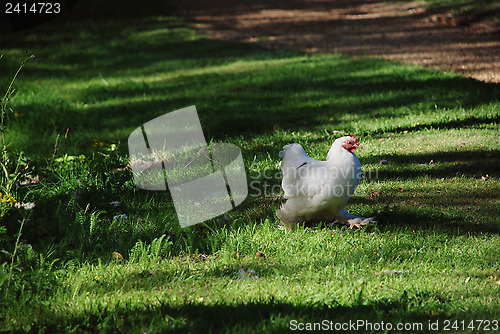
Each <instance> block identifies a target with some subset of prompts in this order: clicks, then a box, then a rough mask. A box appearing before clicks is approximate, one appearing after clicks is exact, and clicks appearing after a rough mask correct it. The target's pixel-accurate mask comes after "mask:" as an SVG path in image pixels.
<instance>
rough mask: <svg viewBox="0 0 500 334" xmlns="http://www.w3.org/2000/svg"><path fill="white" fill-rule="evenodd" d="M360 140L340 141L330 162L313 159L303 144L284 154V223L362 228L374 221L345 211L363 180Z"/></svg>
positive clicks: (347, 138) (289, 225) (331, 152)
mask: <svg viewBox="0 0 500 334" xmlns="http://www.w3.org/2000/svg"><path fill="white" fill-rule="evenodd" d="M357 147H359V141H358V140H357V139H356V137H354V136H345V137H342V138H338V139H337V140H335V142H334V143H333V145H332V147H331V148H330V150H329V151H328V155H327V158H326V161H318V160H314V159H312V158H310V157H309V156H308V155H307V154H306V152H305V151H304V149H303V148H302V146H300V145H299V144H291V145H286V146H285V147H284V148H283V151H281V152H280V157H281V158H283V162H282V164H281V169H282V173H283V181H282V183H281V186H282V187H283V190H284V192H285V198H286V199H287V201H286V203H285V204H283V205H282V206H281V208H280V209H279V210H277V211H276V215H277V216H278V218H279V219H280V220H281V221H282V222H283V224H284V225H285V226H286V227H287V228H289V229H293V228H294V227H295V226H296V224H298V223H302V222H320V221H322V222H324V223H330V222H333V221H335V220H337V221H340V222H343V223H347V224H349V226H350V227H351V228H352V227H353V226H356V227H360V226H361V225H366V224H367V223H368V222H370V221H373V217H372V218H360V217H356V216H353V215H350V214H349V213H348V212H347V211H346V210H345V209H344V208H345V206H346V204H347V201H348V200H349V198H351V197H352V195H353V194H354V191H355V190H356V187H357V186H358V183H359V179H360V177H361V164H360V163H359V160H358V158H357V157H356V155H355V154H354V150H355V149H356V148H357Z"/></svg>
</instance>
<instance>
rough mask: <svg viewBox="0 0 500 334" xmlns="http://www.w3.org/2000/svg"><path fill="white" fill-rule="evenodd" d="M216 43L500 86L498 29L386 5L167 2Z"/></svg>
mask: <svg viewBox="0 0 500 334" xmlns="http://www.w3.org/2000/svg"><path fill="white" fill-rule="evenodd" d="M169 1H170V2H171V3H172V4H173V5H175V6H176V7H177V8H179V9H181V10H182V11H185V12H186V13H187V14H189V16H190V17H191V18H192V19H193V20H194V24H195V26H196V27H197V28H199V29H200V30H202V31H203V32H204V33H206V34H208V35H209V36H211V37H212V38H214V39H223V40H233V41H241V42H256V43H260V44H263V45H265V46H267V47H271V48H296V49H297V48H298V49H301V50H305V51H307V52H327V53H330V52H338V53H342V54H348V55H354V56H356V55H365V56H374V57H383V58H386V59H390V60H396V61H402V62H405V63H412V64H418V65H423V66H426V67H432V68H439V69H443V70H453V71H455V72H457V73H461V74H463V75H465V76H470V77H473V78H475V79H478V80H482V81H486V82H496V83H499V82H500V24H499V22H475V21H468V20H464V19H462V18H454V17H452V16H451V14H448V13H431V12H429V11H428V10H427V9H426V8H425V7H424V6H423V5H422V4H421V3H419V2H410V1H409V2H402V1H380V0H278V1H271V0H248V1H246V2H234V1H230V0H218V1H208V0H169Z"/></svg>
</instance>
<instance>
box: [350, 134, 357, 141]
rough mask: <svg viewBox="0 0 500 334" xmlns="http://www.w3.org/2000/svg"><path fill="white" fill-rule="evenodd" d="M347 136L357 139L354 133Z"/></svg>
mask: <svg viewBox="0 0 500 334" xmlns="http://www.w3.org/2000/svg"><path fill="white" fill-rule="evenodd" d="M349 136H350V137H352V138H354V139H356V141H359V140H358V138H356V136H355V135H352V134H350V135H349Z"/></svg>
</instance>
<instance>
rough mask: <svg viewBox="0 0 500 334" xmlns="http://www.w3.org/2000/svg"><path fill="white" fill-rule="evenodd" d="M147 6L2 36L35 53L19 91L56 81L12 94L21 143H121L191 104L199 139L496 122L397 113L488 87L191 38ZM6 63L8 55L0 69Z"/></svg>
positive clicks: (466, 99) (462, 101)
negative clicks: (66, 136) (419, 119)
mask: <svg viewBox="0 0 500 334" xmlns="http://www.w3.org/2000/svg"><path fill="white" fill-rule="evenodd" d="M112 3H115V2H112ZM147 4H148V5H147V6H145V7H144V8H145V9H144V10H141V11H139V13H137V15H133V14H134V12H133V11H131V12H129V11H127V8H128V9H129V10H130V6H129V7H125V8H122V9H120V11H119V13H121V14H123V15H122V16H121V14H117V15H114V17H113V19H110V20H107V19H104V17H103V16H102V15H98V16H97V17H95V18H91V16H90V15H89V16H85V15H84V14H80V15H75V16H74V17H72V16H69V17H68V18H66V20H59V21H54V22H51V23H49V24H47V25H46V26H43V27H40V30H36V29H34V30H31V31H27V32H23V33H22V34H18V35H15V36H10V37H5V36H4V37H2V43H3V44H4V45H5V46H6V47H5V49H6V51H7V55H9V53H12V54H21V53H22V52H24V50H25V49H28V50H30V52H33V53H35V54H37V59H36V60H35V62H32V63H30V64H28V65H27V66H26V67H25V69H24V70H23V72H22V75H21V77H20V79H19V80H23V81H27V82H30V84H29V85H28V86H29V88H28V89H27V92H26V95H29V93H28V92H29V91H30V90H31V91H33V92H34V93H35V95H36V94H38V92H39V91H43V87H41V86H40V85H38V86H37V82H40V80H49V81H53V82H55V83H53V84H54V92H53V93H48V92H45V93H44V94H47V95H48V94H53V95H48V96H44V97H42V98H38V99H37V98H33V97H26V95H25V96H24V97H20V99H16V98H15V97H14V99H13V102H14V107H15V110H16V112H18V113H19V114H22V115H23V117H21V118H18V119H16V120H15V122H14V121H13V123H18V124H17V125H14V128H15V130H16V131H18V132H26V133H24V134H23V136H24V140H23V142H24V144H25V145H26V146H27V147H26V149H25V150H26V151H28V152H40V150H41V149H40V147H46V150H45V151H46V152H45V153H48V154H50V152H51V150H52V148H53V145H54V142H53V141H51V142H47V141H48V138H55V136H56V134H57V133H64V132H65V131H66V129H67V128H71V131H72V132H71V133H72V135H73V136H74V137H75V138H78V139H77V140H78V142H77V145H78V147H79V148H83V150H85V149H86V147H85V146H86V145H87V146H88V145H89V143H92V142H93V139H95V138H96V137H100V139H104V140H108V141H112V142H118V141H120V142H126V139H127V137H128V135H129V134H130V132H131V131H132V130H133V129H135V128H136V127H138V126H140V125H141V124H143V123H144V122H146V121H148V120H150V119H152V118H155V117H157V116H160V115H162V114H164V113H166V112H170V111H173V110H176V109H179V108H182V107H185V106H189V105H193V104H194V105H196V106H197V108H198V111H199V114H200V119H201V123H202V126H203V129H204V131H205V133H206V137H208V138H215V139H217V140H219V139H227V138H228V137H229V138H230V137H233V136H239V135H244V136H247V137H255V136H260V135H265V134H268V133H271V132H272V131H274V130H275V129H280V130H290V131H295V130H307V131H318V130H320V129H340V130H343V131H352V130H358V132H359V131H363V130H360V127H359V126H358V127H356V126H355V125H354V124H353V120H355V121H356V122H357V123H360V122H361V123H363V122H365V123H371V122H373V121H376V120H377V119H379V118H388V119H390V121H388V122H389V123H390V124H389V125H385V126H381V127H380V128H379V129H378V130H364V131H365V133H358V135H362V134H365V135H368V134H372V133H382V132H385V131H392V130H401V129H407V130H418V129H421V128H426V127H440V128H456V127H462V126H465V125H472V124H479V123H486V124H488V123H494V122H497V121H498V117H489V116H488V117H487V116H484V117H483V116H481V115H479V116H478V115H470V116H468V118H466V119H458V120H455V119H451V120H449V121H446V120H442V119H437V120H436V119H432V117H429V119H428V120H426V121H425V122H423V123H421V124H419V125H417V126H408V125H405V124H403V123H404V122H403V120H404V118H405V117H407V116H415V115H418V114H420V113H422V112H427V113H430V112H433V111H434V112H435V114H436V115H438V116H439V115H441V114H445V112H446V109H453V108H457V107H460V108H465V109H473V108H475V107H478V106H482V105H485V104H489V103H492V102H496V101H498V92H499V90H498V85H493V84H484V83H479V82H476V81H474V80H470V79H463V78H453V77H446V76H442V77H440V76H438V75H436V73H434V72H433V71H429V70H421V69H414V68H413V69H411V70H409V71H408V73H406V72H404V71H402V69H401V67H400V65H395V64H393V63H390V62H387V61H383V60H374V59H361V60H359V59H358V60H353V59H349V58H343V57H337V56H325V57H326V58H325V57H323V58H321V57H314V56H312V57H311V56H304V55H303V54H301V53H298V52H275V51H269V50H266V49H264V48H262V47H260V46H257V45H251V44H243V43H231V42H220V41H211V40H207V39H203V38H200V37H199V36H194V35H193V34H192V32H191V31H190V28H189V27H188V26H187V25H186V24H185V23H184V22H183V21H182V20H180V19H178V18H176V17H174V16H172V14H173V11H172V10H171V8H169V7H160V8H158V7H157V6H155V4H153V3H149V2H147ZM115 5H117V4H116V3H115ZM120 6H121V4H120V5H117V7H120ZM98 7H99V5H98V4H97V2H91V5H89V9H88V10H87V11H90V13H94V12H93V11H96V10H97V9H98ZM108 7H109V8H111V7H112V6H111V5H107V6H106V8H108ZM109 8H108V12H110V11H109ZM82 12H83V13H85V11H82ZM103 12H106V9H103ZM111 12H112V11H111ZM4 58H5V59H7V58H8V57H4ZM5 59H3V60H2V63H3V61H4V60H5ZM237 62H238V66H236V68H231V65H233V64H235V63H237ZM0 65H3V64H0ZM15 67H16V66H14V64H13V61H12V60H8V62H7V64H6V66H5V67H3V66H2V72H3V73H8V72H9V71H12V70H13V69H14V68H15ZM403 72H404V73H403ZM6 77H8V76H6ZM43 82H46V81H43ZM19 91H20V92H23V87H22V85H21V86H20V89H19ZM349 117H351V118H352V120H351V119H350V118H349ZM398 117H400V118H401V122H402V123H401V124H398V122H399V119H397V118H398ZM26 128H29V129H30V131H25V129H26ZM23 130H24V131H23ZM47 134H49V135H47ZM37 138H38V140H37ZM40 138H41V140H40ZM41 141H42V142H41ZM41 144H42V145H41ZM42 151H43V149H42Z"/></svg>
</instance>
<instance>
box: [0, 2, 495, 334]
mask: <svg viewBox="0 0 500 334" xmlns="http://www.w3.org/2000/svg"><path fill="white" fill-rule="evenodd" d="M89 3H90V5H89V6H88V8H82V7H80V9H79V10H78V11H75V12H73V13H72V14H70V15H68V16H66V18H65V19H62V20H56V21H52V22H50V23H48V24H46V25H43V26H39V27H38V28H36V29H32V30H28V31H23V32H19V33H16V34H15V35H2V36H0V45H1V49H0V50H1V52H0V54H3V55H4V56H3V58H2V59H0V87H2V92H5V90H6V89H7V87H8V86H9V83H10V82H11V79H12V77H13V76H14V74H15V73H16V71H17V69H18V68H19V65H20V63H21V62H22V61H23V60H24V59H25V58H26V57H28V56H30V55H31V54H34V55H35V56H36V58H35V59H29V60H28V61H26V63H25V66H24V68H23V69H22V70H21V72H20V73H19V75H18V77H17V79H16V81H15V82H14V85H13V88H14V89H15V91H14V93H13V94H12V96H11V97H10V99H9V101H8V103H9V104H8V107H9V108H11V110H6V115H5V120H4V121H5V127H6V130H5V140H6V143H8V146H7V151H8V152H9V157H10V160H9V164H8V166H7V167H8V168H9V169H10V171H11V172H13V171H14V170H15V169H16V164H17V165H18V168H17V171H18V174H19V175H18V177H17V180H16V181H15V182H14V181H12V182H11V183H10V186H9V180H12V175H11V176H5V175H3V174H2V177H1V179H0V180H1V182H2V184H1V186H2V189H1V191H2V193H3V194H4V195H5V194H10V195H11V196H13V197H14V198H15V199H16V200H17V201H18V202H19V203H20V202H23V203H35V205H36V206H35V208H34V209H33V210H31V211H26V210H23V209H18V208H15V207H14V205H13V202H12V201H9V200H8V197H5V196H4V197H2V202H1V203H0V204H1V206H0V208H1V210H2V211H1V213H2V218H1V224H0V250H1V252H0V263H2V265H1V267H0V287H1V290H0V291H1V292H0V308H1V310H2V311H1V313H0V331H5V332H8V331H15V332H45V333H55V332H78V333H80V332H126V333H141V332H142V333H157V332H178V333H187V332H193V333H198V332H199V333H206V332H219V331H221V332H233V333H246V332H256V333H262V332H284V331H287V330H288V329H290V328H291V329H294V326H295V328H296V329H299V328H302V327H300V326H307V325H306V324H307V323H310V325H311V326H313V325H312V323H314V322H322V321H323V320H327V321H328V322H329V323H328V324H326V323H321V324H323V325H324V326H326V325H330V326H331V327H329V328H331V329H335V328H337V327H335V326H340V325H342V324H349V323H351V324H352V323H353V322H354V323H355V322H356V321H364V322H365V323H361V322H360V323H358V324H359V325H360V327H357V330H358V331H359V332H389V329H391V328H389V327H388V325H387V324H391V326H393V328H392V329H393V331H396V326H397V324H399V323H404V324H405V325H406V326H412V327H411V331H413V332H422V331H424V332H425V331H428V330H429V329H435V328H436V327H430V326H431V325H432V326H435V324H437V325H438V329H439V330H440V331H444V330H445V329H446V327H445V326H448V329H450V330H458V331H460V332H472V331H473V330H476V331H477V330H478V329H481V330H484V329H488V328H489V329H490V331H489V332H492V331H491V330H493V329H495V328H498V326H500V324H498V321H500V261H499V256H500V236H499V233H500V219H499V218H500V201H499V200H500V172H499V168H498V165H499V164H500V131H499V130H500V126H499V121H500V101H499V96H500V88H499V86H498V85H495V84H485V83H481V82H478V81H475V80H472V79H466V78H462V77H459V76H458V75H456V74H454V73H451V72H441V71H436V70H430V69H424V68H421V67H416V66H408V65H402V64H398V63H393V62H389V61H385V60H379V59H369V58H350V57H344V56H340V55H310V54H302V53H299V52H293V51H270V50H266V49H263V48H261V47H259V46H256V45H250V44H237V43H229V42H221V41H213V40H209V39H207V38H205V37H203V36H202V35H201V32H196V31H194V30H193V29H192V28H191V27H190V26H189V24H187V23H186V21H185V20H184V19H183V18H181V17H180V16H178V15H175V13H174V11H173V10H172V9H171V8H168V7H166V6H159V5H156V4H154V3H153V2H152V1H143V6H142V9H141V10H131V8H132V5H127V4H120V5H118V2H116V1H110V2H109V4H107V5H101V4H100V3H99V2H97V1H89ZM91 14H92V15H91ZM90 17H92V18H90ZM2 96H3V94H2ZM190 105H196V107H197V110H198V114H199V117H200V121H201V125H202V127H203V130H204V131H205V137H206V138H207V140H209V141H213V142H229V143H233V144H236V145H238V146H239V147H240V148H241V150H242V153H243V158H244V161H245V166H246V171H247V177H248V181H249V197H248V198H247V199H246V200H245V202H244V203H243V204H242V205H240V206H239V207H237V208H236V209H235V210H233V211H231V212H229V213H227V215H225V216H223V217H219V218H216V219H213V220H211V221H208V222H206V223H205V224H200V225H195V226H191V227H188V228H185V229H181V228H180V227H179V224H178V221H177V218H176V213H175V210H174V207H173V204H172V200H171V196H170V194H169V193H168V192H166V193H165V192H148V191H143V190H140V189H137V188H136V186H135V184H134V182H133V178H132V175H131V172H130V171H129V170H128V169H127V168H126V167H127V165H128V160H127V159H128V148H127V138H128V136H129V135H130V133H131V132H132V131H133V130H134V129H135V128H137V127H139V126H140V125H141V124H143V123H144V122H147V121H149V120H150V119H153V118H155V117H158V116H160V115H163V114H165V113H167V112H170V111H174V110H176V109H180V108H183V107H186V106H190ZM348 133H354V134H356V136H357V137H358V139H359V140H360V141H361V144H362V145H363V148H362V149H359V150H357V151H356V153H357V155H358V157H359V160H360V161H361V164H362V167H363V170H364V171H365V172H366V176H367V177H366V178H365V179H363V180H362V181H361V183H360V185H359V187H358V189H357V190H356V193H355V196H354V198H353V199H352V200H351V201H350V204H349V205H348V210H349V212H351V213H353V214H356V215H362V216H372V215H376V216H377V218H378V223H377V224H374V225H371V226H367V227H365V228H363V229H360V230H349V229H347V228H345V227H341V226H324V225H320V226H318V227H313V228H299V229H298V230H297V231H295V232H293V233H291V232H286V231H283V230H279V229H278V226H279V222H278V221H277V218H276V216H275V214H274V211H275V210H276V209H277V208H278V207H279V205H280V200H279V198H280V194H281V189H280V187H279V184H280V181H281V180H280V176H279V162H280V159H279V157H278V152H279V151H280V149H281V147H282V146H284V145H286V144H289V143H293V142H297V143H300V144H301V145H302V146H303V147H304V148H305V149H306V151H307V153H308V154H309V155H310V156H311V157H313V158H316V159H322V160H324V159H325V158H326V153H327V152H328V149H329V147H330V145H331V144H332V142H333V141H334V140H335V139H336V138H338V137H340V136H341V135H343V134H348ZM21 152H23V154H22V156H21V157H20V158H19V154H20V153H21ZM381 160H386V161H387V163H385V164H381V163H380V162H381ZM4 162H5V160H2V163H4ZM7 190H8V191H7ZM21 227H22V234H21V236H20V238H19V239H18V235H19V232H20V228H21ZM258 252H259V253H258ZM121 257H123V259H121ZM455 320H457V322H454V321H455ZM479 320H488V321H490V322H489V323H488V322H480V321H479ZM382 321H383V322H384V323H385V324H386V326H385V327H380V326H381V325H380V323H381V322H382ZM330 322H331V323H330ZM370 326H371V327H370ZM377 326H378V327H377ZM420 326H421V327H420ZM304 328H305V329H307V328H306V327H304ZM343 329H346V328H343ZM352 329H353V327H349V328H347V330H352ZM407 329H410V327H407Z"/></svg>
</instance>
